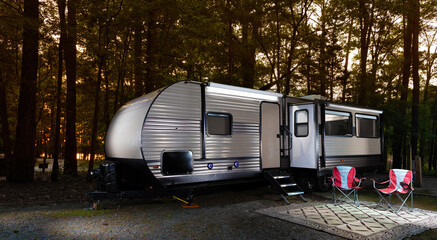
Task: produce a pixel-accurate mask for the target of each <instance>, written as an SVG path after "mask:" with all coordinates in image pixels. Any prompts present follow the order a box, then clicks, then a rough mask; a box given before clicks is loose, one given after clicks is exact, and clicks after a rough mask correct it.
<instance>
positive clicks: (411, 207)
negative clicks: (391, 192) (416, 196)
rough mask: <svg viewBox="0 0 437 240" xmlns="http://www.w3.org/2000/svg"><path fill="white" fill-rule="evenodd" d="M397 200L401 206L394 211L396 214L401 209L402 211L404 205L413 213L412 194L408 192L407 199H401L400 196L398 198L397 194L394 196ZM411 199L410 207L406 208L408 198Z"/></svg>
mask: <svg viewBox="0 0 437 240" xmlns="http://www.w3.org/2000/svg"><path fill="white" fill-rule="evenodd" d="M396 196H397V197H398V198H399V200H400V201H401V202H402V204H401V206H400V207H399V209H398V210H397V211H396V213H398V212H399V211H400V210H401V209H402V207H403V206H404V205H405V206H407V207H408V208H409V209H410V211H413V192H410V193H409V194H408V195H407V197H406V198H405V199H403V198H402V197H401V196H399V195H398V194H397V195H396ZM409 197H410V198H411V204H410V207H409V206H408V204H407V200H408V198H409Z"/></svg>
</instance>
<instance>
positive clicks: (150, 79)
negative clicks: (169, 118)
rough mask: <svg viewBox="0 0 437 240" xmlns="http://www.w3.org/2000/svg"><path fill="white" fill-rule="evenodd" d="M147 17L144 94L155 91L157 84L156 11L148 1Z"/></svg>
mask: <svg viewBox="0 0 437 240" xmlns="http://www.w3.org/2000/svg"><path fill="white" fill-rule="evenodd" d="M148 3H149V4H148V6H149V9H148V17H147V32H146V66H145V69H146V75H145V77H146V79H145V80H146V83H145V87H146V90H145V92H146V93H149V92H152V91H154V90H155V89H156V84H157V80H158V79H157V70H156V65H157V59H156V50H157V49H156V48H157V42H156V40H157V39H156V38H157V36H156V35H157V26H156V15H157V13H156V11H157V10H156V9H155V7H154V2H153V0H149V1H148Z"/></svg>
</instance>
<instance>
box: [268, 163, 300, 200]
mask: <svg viewBox="0 0 437 240" xmlns="http://www.w3.org/2000/svg"><path fill="white" fill-rule="evenodd" d="M264 176H265V178H266V179H267V181H269V183H270V186H272V187H273V188H275V189H276V190H277V191H278V192H279V194H280V195H281V197H282V199H284V201H285V202H286V203H287V204H288V205H289V204H290V202H289V201H288V199H287V197H288V196H299V197H301V198H302V200H303V201H304V202H306V201H307V200H306V199H305V198H304V197H303V196H302V195H303V194H304V191H303V190H302V189H301V188H300V186H299V185H297V183H296V182H295V181H294V180H293V178H292V177H290V175H289V174H288V173H283V172H280V171H278V170H276V171H275V170H265V171H264Z"/></svg>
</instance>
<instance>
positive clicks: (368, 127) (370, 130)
mask: <svg viewBox="0 0 437 240" xmlns="http://www.w3.org/2000/svg"><path fill="white" fill-rule="evenodd" d="M355 118H356V125H357V137H379V123H378V117H376V116H371V115H365V114H358V113H357V114H355Z"/></svg>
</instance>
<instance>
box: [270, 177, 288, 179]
mask: <svg viewBox="0 0 437 240" xmlns="http://www.w3.org/2000/svg"><path fill="white" fill-rule="evenodd" d="M284 178H290V176H274V177H273V179H284Z"/></svg>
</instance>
